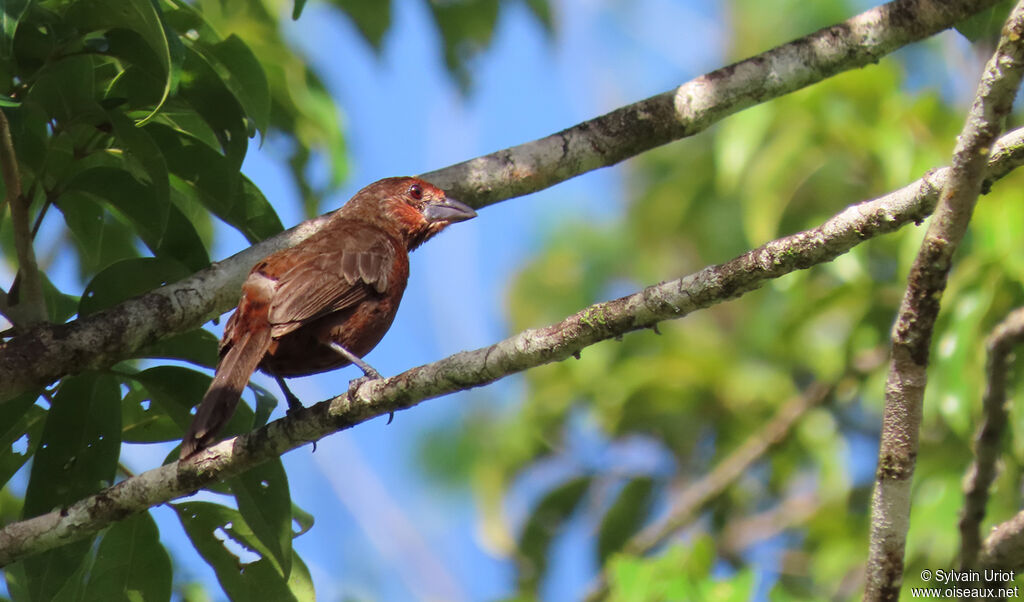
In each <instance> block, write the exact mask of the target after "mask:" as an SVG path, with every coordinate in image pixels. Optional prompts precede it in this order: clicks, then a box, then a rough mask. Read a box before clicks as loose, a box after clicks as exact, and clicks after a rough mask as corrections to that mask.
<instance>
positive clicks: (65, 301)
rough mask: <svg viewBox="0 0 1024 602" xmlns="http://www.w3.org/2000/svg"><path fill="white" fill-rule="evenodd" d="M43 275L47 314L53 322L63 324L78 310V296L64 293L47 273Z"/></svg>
mask: <svg viewBox="0 0 1024 602" xmlns="http://www.w3.org/2000/svg"><path fill="white" fill-rule="evenodd" d="M42 277H43V298H44V299H45V301H46V314H47V315H48V316H49V318H50V321H51V322H54V323H55V324H62V323H64V322H65V321H66V320H67V319H68V318H70V317H71V316H73V315H74V314H75V312H76V311H77V310H78V298H77V297H73V296H71V295H68V294H65V293H62V292H61V291H60V290H58V289H57V287H56V286H54V285H53V283H52V282H50V279H49V277H47V276H46V274H42Z"/></svg>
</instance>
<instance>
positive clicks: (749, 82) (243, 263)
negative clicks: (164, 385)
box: [0, 0, 995, 401]
mask: <svg viewBox="0 0 1024 602" xmlns="http://www.w3.org/2000/svg"><path fill="white" fill-rule="evenodd" d="M994 3H995V0H981V1H971V0H945V1H939V0H896V1H894V2H890V3H888V4H885V5H882V6H879V7H876V8H872V9H870V10H867V11H865V12H863V13H861V14H860V15H857V16H855V17H853V18H851V19H848V20H846V21H844V22H842V23H840V24H837V25H834V26H832V27H828V28H825V29H822V30H821V31H818V32H816V33H813V34H811V35H808V36H805V37H803V38H801V39H798V40H795V41H793V42H790V43H788V44H783V45H781V46H779V47H777V48H774V49H772V50H769V51H767V52H764V53H762V54H760V55H757V56H754V57H752V58H750V59H747V60H745V61H742V62H739V63H736V64H734V65H730V66H728V67H725V68H722V69H719V70H717V71H714V72H711V73H708V74H706V75H703V76H701V77H698V78H697V79H695V80H692V81H690V82H688V83H685V84H683V85H682V86H680V87H679V88H676V89H675V90H670V91H668V92H665V93H663V94H660V95H658V96H655V97H652V98H649V99H647V100H643V101H640V102H638V103H635V104H632V105H629V106H626V107H622V108H620V109H618V110H616V111H613V112H611V113H609V114H607V115H605V116H602V117H598V118H595V119H592V120H590V121H587V122H584V123H581V124H579V125H577V126H574V127H572V128H569V129H568V130H565V131H564V132H560V133H558V134H554V135H552V136H548V137H546V138H542V139H540V140H536V141H534V142H529V143H526V144H522V145H519V146H516V147H512V148H509V149H505V150H503V151H498V152H497V153H493V154H491V155H487V156H484V157H479V158H477V159H473V160H471V161H467V162H464V163H460V164H458V165H453V166H450V167H447V168H444V169H441V170H438V171H433V172H430V173H429V174H426V177H427V178H428V179H430V180H432V181H434V182H435V183H436V184H439V185H441V186H442V187H443V188H444V189H445V190H446V191H448V192H449V193H452V194H453V195H454V196H456V197H457V198H459V199H461V200H463V201H465V202H467V203H469V204H470V205H472V206H474V207H477V208H480V207H483V206H485V205H489V204H492V203H496V202H498V201H501V200H504V199H509V198H513V197H516V196H520V195H523V194H528V193H530V192H534V191H537V190H540V189H542V188H545V187H547V186H551V185H553V184H554V183H556V182H560V181H563V180H565V179H568V178H571V177H573V176H576V175H579V174H582V173H585V172H587V171H590V170H592V169H595V168H598V167H601V166H605V165H611V164H613V163H616V162H618V161H621V160H623V159H625V158H627V157H631V156H634V155H636V154H639V153H641V152H643V151H645V150H648V149H651V148H654V147H655V146H658V145H661V144H664V143H666V142H669V141H671V140H675V139H678V138H681V137H684V136H687V135H691V134H693V133H695V132H699V131H702V130H704V129H706V128H707V127H708V126H710V125H711V124H712V123H714V122H716V121H718V120H720V119H722V118H724V117H726V116H728V115H730V114H732V113H735V112H736V111H739V110H741V109H743V108H745V107H749V106H752V105H754V104H757V103H761V102H767V101H769V100H771V99H772V98H776V97H778V96H781V95H783V94H787V93H789V92H792V91H794V90H797V89H799V88H801V87H806V86H809V85H811V84H814V83H816V82H818V81H821V80H824V79H827V78H828V77H831V76H833V75H835V74H837V73H840V72H842V71H845V70H850V69H856V68H860V67H864V66H866V65H869V64H871V63H875V62H877V61H879V60H880V59H881V58H882V57H883V56H885V55H886V54H888V53H890V52H892V51H894V50H897V49H898V48H900V47H902V46H905V45H907V44H909V43H911V42H914V41H917V40H920V39H923V38H926V37H928V36H930V35H933V34H935V33H937V32H939V31H942V30H943V29H946V28H948V27H951V26H953V25H954V24H956V23H957V22H959V21H960V20H962V19H963V18H965V17H967V16H969V15H970V14H973V13H976V12H979V11H981V10H983V9H985V8H987V7H988V6H991V5H993V4H994ZM317 229H318V223H317V222H316V221H314V222H308V223H305V224H302V225H301V226H299V227H297V228H295V229H292V230H290V231H288V232H286V233H284V234H282V235H279V236H276V237H274V238H272V239H270V240H267V241H263V242H262V243H260V244H258V245H255V246H253V247H251V248H249V249H246V250H245V251H243V252H242V253H239V254H238V255H236V256H234V257H232V258H229V259H227V260H225V261H223V262H220V263H218V264H215V265H213V266H211V268H209V269H207V270H202V271H200V272H198V273H196V274H195V275H193V276H192V277H190V278H187V279H185V280H183V281H181V282H178V283H175V284H172V285H169V286H166V287H163V288H162V289H159V290H157V291H154V292H152V293H150V294H147V295H144V296H142V297H139V298H136V299H133V300H130V301H127V302H125V303H122V304H120V305H118V306H116V307H114V308H111V309H110V310H108V311H105V312H100V313H97V314H93V315H90V316H88V317H87V318H84V319H78V320H75V321H74V322H71V323H70V324H67V325H60V326H52V325H45V326H42V327H39V328H37V329H33V330H28V331H27V332H25V333H24V334H22V335H21V336H19V337H17V338H15V339H14V340H12V341H10V342H9V343H5V344H0V401H3V400H5V399H10V398H11V397H13V396H14V395H17V394H20V393H22V392H24V391H27V390H31V389H33V388H36V387H39V386H43V385H45V384H47V383H50V382H52V381H53V380H55V379H57V378H60V377H61V376H63V375H65V374H69V373H73V372H80V371H82V370H85V369H89V368H100V367H106V366H110V365H111V364H113V363H115V362H117V361H121V360H123V359H125V358H128V357H131V356H132V354H133V353H135V352H136V351H138V350H139V349H140V348H142V347H144V346H145V345H147V344H150V343H152V342H154V341H156V340H158V339H160V338H163V337H166V336H169V335H172V334H176V333H181V332H186V331H188V330H191V329H193V328H196V327H198V326H200V325H202V324H203V323H204V322H205V321H207V320H209V319H211V318H213V317H215V316H218V315H220V314H221V313H222V312H224V311H227V310H228V309H230V308H231V307H232V306H233V305H234V304H235V303H237V301H238V290H239V288H240V287H241V283H242V281H243V280H244V278H245V275H246V274H247V273H248V271H249V269H250V268H251V267H252V266H253V265H254V264H255V263H256V262H257V261H259V259H261V258H262V257H264V256H266V255H267V254H269V253H271V252H273V251H275V250H277V249H280V248H283V247H285V246H291V245H295V244H298V243H299V242H301V241H302V240H304V239H305V237H307V236H310V235H312V234H313V233H314V232H316V231H317Z"/></svg>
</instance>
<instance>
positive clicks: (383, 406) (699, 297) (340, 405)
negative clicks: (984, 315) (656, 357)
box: [0, 129, 1024, 566]
mask: <svg viewBox="0 0 1024 602" xmlns="http://www.w3.org/2000/svg"><path fill="white" fill-rule="evenodd" d="M1011 136H1012V138H1011ZM1011 136H1007V137H1006V138H1005V140H1006V141H1007V145H1008V146H1012V147H1016V146H1021V145H1024V129H1022V130H1019V131H1017V132H1014V133H1013V134H1012V135H1011ZM1008 157H1017V158H1018V159H1019V153H1006V154H1005V155H1004V160H1009V159H1008ZM948 173H949V170H948V169H941V170H936V171H933V172H931V173H929V174H928V175H927V176H926V177H925V178H922V179H921V180H919V181H917V182H915V183H913V184H911V185H910V186H906V187H904V188H902V189H900V190H898V191H896V192H893V193H891V194H888V195H886V196H883V197H880V198H878V199H874V200H871V201H865V202H862V203H859V204H856V205H853V206H850V207H847V208H846V209H845V210H843V211H842V212H840V213H839V214H837V215H835V216H833V217H832V218H830V219H829V220H828V221H826V222H825V223H824V224H822V225H821V226H818V227H817V228H813V229H811V230H806V231H804V232H799V233H797V234H793V235H791V236H787V237H785V238H780V239H778V240H774V241H771V242H769V243H767V244H765V245H762V246H761V247H758V248H757V249H753V250H751V251H748V252H746V253H744V254H743V255H740V256H739V257H736V258H735V259H733V260H731V261H729V262H726V263H723V264H720V265H714V266H709V267H707V268H704V269H702V270H700V271H698V272H695V273H693V274H690V275H689V276H686V277H683V278H679V279H676V280H670V281H667V282H662V283H660V284H657V285H654V286H650V287H647V288H646V289H644V290H643V291H640V292H638V293H635V294H632V295H628V296H625V297H621V298H619V299H615V300H612V301H607V302H604V303H598V304H596V305H592V306H590V307H588V308H586V309H584V310H582V311H580V312H578V313H576V314H574V315H572V316H569V317H568V318H566V319H565V320H563V321H561V322H559V323H557V324H552V325H550V326H547V327H544V328H538V329H534V330H527V331H524V332H522V333H519V334H517V335H514V336H512V337H510V338H508V339H505V340H504V341H501V342H498V343H495V344H494V345H491V346H489V347H484V348H481V349H477V350H474V351H464V352H462V353H457V354H455V355H453V356H450V357H448V358H445V359H443V360H440V361H437V362H434V363H432V364H427V365H424V366H420V367H418V368H413V369H411V370H408V371H406V372H404V373H402V374H399V375H397V376H394V377H391V378H388V379H384V380H380V381H371V382H368V383H365V384H364V385H362V387H360V388H359V389H358V391H357V398H356V399H349V398H348V397H347V395H342V396H339V397H336V398H334V399H332V400H329V401H325V402H321V403H319V404H316V405H315V406H312V407H310V408H308V409H306V410H303V411H301V412H296V413H293V414H292V415H290V416H288V417H286V418H283V419H281V420H278V421H275V422H273V423H271V424H269V425H267V426H266V427H264V428H261V429H259V430H257V431H254V432H252V433H249V434H247V435H244V436H241V437H237V438H235V439H231V440H228V441H225V442H223V443H220V444H218V445H216V446H214V447H212V448H210V449H209V450H207V451H205V452H203V453H201V454H199V455H198V456H196V458H195V459H194V460H193V461H191V462H190V463H188V464H187V465H185V466H178V465H177V464H172V465H168V466H162V467H160V468H156V469H153V470H150V471H148V472H145V473H143V474H140V475H138V476H135V477H132V478H129V479H126V480H124V481H122V482H120V483H118V484H117V485H114V486H113V487H110V488H108V489H105V490H103V491H101V492H100V493H97V494H95V495H93V496H90V497H88V498H86V499H84V500H82V501H80V502H77V503H75V504H72V505H71V506H69V507H68V508H66V509H64V510H60V511H55V512H51V513H49V514H46V515H43V516H38V517H35V518H31V519H27V520H24V521H20V522H17V523H13V524H10V525H8V526H6V527H4V528H3V529H0V566H2V565H5V564H7V563H10V562H13V561H15V560H18V559H19V558H23V557H25V556H28V555H31V554H34V553H38V552H42V551H45V550H48V549H51V548H53V547H56V546H59V545H61V544H63V543H67V542H70V541H73V540H75V539H78V538H81V537H85V536H88V535H89V534H91V533H95V532H96V531H99V530H100V529H103V528H104V527H106V526H108V525H110V524H111V523H112V522H114V521H117V520H120V519H122V518H124V517H126V516H128V515H130V514H132V513H135V512H141V511H143V510H145V509H147V508H149V507H152V506H155V505H158V504H162V503H164V502H167V501H168V500H172V499H174V498H177V497H181V496H183V495H187V494H188V493H189V492H192V491H196V490H197V489H200V488H202V487H204V486H206V485H208V484H210V483H213V482H214V481H217V480H220V479H225V478H228V477H231V476H233V475H236V474H239V473H241V472H243V471H245V470H247V469H248V468H251V467H252V466H255V465H256V464H259V463H260V462H263V461H265V460H267V459H269V458H271V457H274V456H277V455H280V454H282V453H284V452H286V451H288V450H291V449H294V448H296V447H298V446H300V445H303V444H305V443H308V442H311V441H316V440H318V439H320V438H322V437H324V436H326V435H329V434H331V433H333V432H336V431H338V430H342V429H346V428H349V427H352V426H354V425H356V424H359V423H361V422H364V421H366V420H369V419H370V418H373V417H376V416H380V415H382V414H387V413H389V412H393V411H398V410H403V409H407V408H410V407H413V406H415V405H417V404H419V403H420V402H422V401H424V400H426V399H431V398H434V397H438V396H441V395H445V394H448V393H452V392H454V391H460V390H465V389H470V388H472V387H478V386H481V385H485V384H488V383H490V382H493V381H495V380H498V379H500V378H502V377H504V376H507V375H510V374H514V373H516V372H521V371H523V370H526V369H528V368H533V367H535V366H539V365H541V364H546V363H550V362H555V361H560V360H563V359H566V358H568V357H571V356H573V355H574V354H577V353H579V352H580V351H581V350H582V349H584V348H585V347H587V346H589V345H592V344H594V343H597V342H599V341H604V340H608V339H614V338H616V337H619V336H621V335H623V334H625V333H627V332H631V331H634V330H640V329H645V328H651V327H653V326H655V325H656V324H657V323H658V322H661V321H664V320H670V319H675V318H682V317H684V316H686V315H688V314H690V313H691V312H694V311H696V310H699V309H703V308H706V307H710V306H712V305H715V304H717V303H721V302H722V301H725V300H727V299H731V298H734V297H738V296H740V295H742V294H743V293H745V292H747V291H750V290H753V289H755V288H757V287H758V286H759V285H760V284H761V283H763V282H765V281H767V280H770V279H772V278H778V277H780V276H783V275H785V274H788V273H790V272H793V271H795V270H799V269H804V268H808V267H811V266H813V265H817V264H820V263H824V262H827V261H831V260H832V259H834V258H836V257H838V256H839V255H841V254H843V253H845V252H847V251H849V250H850V249H851V248H853V247H854V246H856V245H858V244H860V243H861V242H863V241H864V240H867V239H870V238H873V237H875V236H879V235H882V234H885V233H888V232H892V231H894V230H897V229H899V228H901V227H902V226H904V225H906V224H908V223H914V222H920V221H921V220H923V219H924V218H925V217H927V215H928V214H929V213H930V212H931V210H932V208H933V206H934V204H935V202H936V199H937V197H938V191H939V189H940V188H941V186H942V185H943V183H944V182H945V180H946V178H947V177H948Z"/></svg>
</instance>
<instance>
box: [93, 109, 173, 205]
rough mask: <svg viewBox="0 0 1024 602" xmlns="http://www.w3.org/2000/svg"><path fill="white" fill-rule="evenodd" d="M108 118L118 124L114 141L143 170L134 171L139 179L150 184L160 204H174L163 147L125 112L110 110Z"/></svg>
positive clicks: (115, 126) (157, 202) (113, 123)
mask: <svg viewBox="0 0 1024 602" xmlns="http://www.w3.org/2000/svg"><path fill="white" fill-rule="evenodd" d="M107 117H108V118H109V119H110V123H111V124H112V125H113V126H114V143H115V144H116V145H117V146H119V147H120V148H122V149H124V150H125V151H126V153H127V155H128V158H129V159H132V160H134V161H135V162H136V163H137V164H138V165H139V168H140V169H139V173H135V174H133V175H134V176H135V179H136V180H139V181H140V182H147V183H148V184H149V185H150V190H151V191H152V192H153V193H154V194H155V195H156V198H155V199H154V202H155V203H156V204H157V206H161V207H162V206H165V205H167V204H168V203H170V199H171V185H170V176H169V174H168V171H167V163H166V162H165V161H164V157H163V152H162V151H161V149H160V147H159V146H157V144H156V142H155V141H154V140H153V138H152V137H150V135H149V133H148V132H147V131H146V129H145V128H140V127H136V126H135V125H134V124H133V123H132V121H131V120H130V119H128V117H127V116H125V115H124V114H123V113H120V112H118V111H107ZM128 165H129V166H131V163H130V162H129V163H128Z"/></svg>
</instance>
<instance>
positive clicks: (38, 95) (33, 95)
mask: <svg viewBox="0 0 1024 602" xmlns="http://www.w3.org/2000/svg"><path fill="white" fill-rule="evenodd" d="M95 67H96V60H95V59H94V58H93V57H91V56H88V55H84V56H83V55H77V56H70V57H66V58H63V59H60V60H57V61H54V62H52V63H49V64H48V65H47V66H46V67H44V68H43V69H42V70H41V71H40V73H39V76H38V79H36V81H35V83H34V84H33V85H32V87H31V89H30V90H29V93H28V95H27V96H26V97H25V102H26V103H31V104H36V105H39V106H40V107H42V109H43V110H44V111H45V112H46V114H47V115H50V116H52V117H53V118H55V119H57V120H58V121H62V122H70V121H72V120H73V119H75V118H77V117H80V116H82V115H85V114H90V115H93V116H94V118H98V117H99V116H100V114H101V112H102V110H101V109H100V105H99V103H97V102H96V90H95V84H94V75H93V70H94V69H95Z"/></svg>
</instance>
